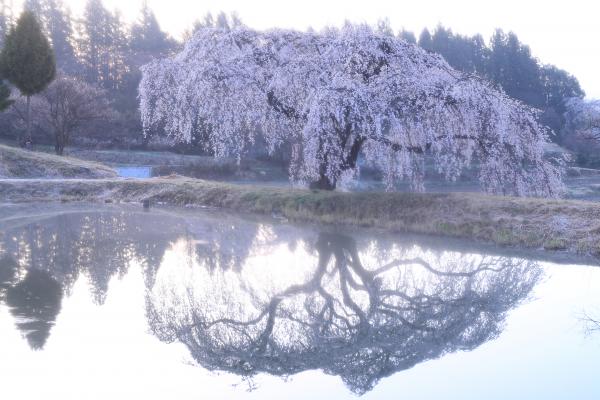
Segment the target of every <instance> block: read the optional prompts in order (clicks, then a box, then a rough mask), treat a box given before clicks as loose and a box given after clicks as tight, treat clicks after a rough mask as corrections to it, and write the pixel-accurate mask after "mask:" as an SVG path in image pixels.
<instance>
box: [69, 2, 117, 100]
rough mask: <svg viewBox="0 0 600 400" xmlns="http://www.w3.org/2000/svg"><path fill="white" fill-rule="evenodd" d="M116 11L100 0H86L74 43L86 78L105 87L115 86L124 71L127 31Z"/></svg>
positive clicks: (110, 88)
mask: <svg viewBox="0 0 600 400" xmlns="http://www.w3.org/2000/svg"><path fill="white" fill-rule="evenodd" d="M123 26H124V24H123V22H122V21H121V18H120V15H119V14H118V13H115V14H112V13H111V12H109V11H108V10H107V9H106V8H104V5H103V4H102V1H101V0H88V2H87V4H86V6H85V10H84V13H83V19H82V21H81V24H80V26H79V36H80V40H79V43H78V48H79V54H80V58H81V62H82V64H83V67H84V75H85V79H86V81H88V82H90V83H94V84H97V85H99V86H100V87H102V88H105V89H108V90H114V89H117V88H118V87H119V86H120V85H121V83H122V79H123V77H124V76H125V74H126V73H127V70H128V68H127V65H126V63H125V53H126V51H127V35H126V33H125V31H124V29H123Z"/></svg>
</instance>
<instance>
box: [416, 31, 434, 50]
mask: <svg viewBox="0 0 600 400" xmlns="http://www.w3.org/2000/svg"><path fill="white" fill-rule="evenodd" d="M419 46H421V47H422V48H423V49H425V50H427V51H433V43H432V40H431V33H429V30H428V29H427V28H425V29H423V31H422V32H421V35H420V36H419Z"/></svg>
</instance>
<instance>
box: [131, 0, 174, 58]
mask: <svg viewBox="0 0 600 400" xmlns="http://www.w3.org/2000/svg"><path fill="white" fill-rule="evenodd" d="M131 48H132V50H133V51H141V52H147V53H153V54H157V55H160V54H162V53H164V52H166V51H168V50H169V49H170V48H171V41H170V40H169V37H168V35H167V34H166V33H165V32H163V31H162V30H161V29H160V25H159V23H158V20H157V19H156V15H155V14H154V12H153V11H152V10H151V9H150V7H149V6H148V2H147V1H144V2H143V3H142V10H141V12H140V18H139V20H138V22H137V23H136V24H134V25H133V26H132V27H131Z"/></svg>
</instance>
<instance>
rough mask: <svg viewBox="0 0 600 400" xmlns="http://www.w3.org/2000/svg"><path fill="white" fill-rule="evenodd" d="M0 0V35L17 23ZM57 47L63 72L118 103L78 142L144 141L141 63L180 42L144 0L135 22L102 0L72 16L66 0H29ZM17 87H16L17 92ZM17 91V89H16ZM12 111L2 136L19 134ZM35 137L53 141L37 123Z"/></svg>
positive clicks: (5, 118)
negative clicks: (140, 107)
mask: <svg viewBox="0 0 600 400" xmlns="http://www.w3.org/2000/svg"><path fill="white" fill-rule="evenodd" d="M4 3H6V1H4V2H2V1H0V38H2V40H3V39H4V37H5V36H6V34H7V32H8V31H9V30H10V26H11V25H12V24H13V23H14V21H13V18H12V14H13V13H12V12H11V10H10V9H9V8H8V7H6V6H5V4H4ZM24 8H25V9H27V10H29V11H31V12H33V13H34V14H35V15H36V17H37V19H38V21H39V23H40V25H41V26H42V28H43V31H44V33H45V34H46V35H47V37H48V39H49V41H50V43H51V44H52V47H53V49H54V52H55V56H56V66H57V69H58V71H59V73H62V74H64V75H68V76H73V77H76V78H78V79H80V80H83V81H85V82H86V83H88V84H91V85H93V86H96V87H98V88H99V89H102V90H103V93H105V95H106V97H107V100H108V101H109V103H110V105H111V106H112V108H113V109H114V111H115V112H114V113H112V114H111V117H110V118H105V119H102V120H98V121H93V122H90V123H89V124H87V126H86V127H83V128H82V129H81V130H82V132H79V135H77V136H76V137H75V143H78V144H80V145H86V144H89V145H101V146H104V147H127V148H129V147H132V146H142V145H143V144H144V143H143V138H142V135H141V134H140V133H141V123H140V118H139V114H138V100H137V87H138V83H139V80H140V76H141V73H140V67H141V66H142V65H144V64H145V63H147V62H149V61H150V60H151V59H152V58H156V57H164V56H167V55H168V54H170V53H172V52H174V51H175V50H177V49H178V48H179V46H180V43H179V42H178V41H176V40H174V39H173V38H171V37H170V36H169V35H168V34H167V33H165V32H163V31H162V30H161V28H160V26H159V24H158V21H157V18H156V16H155V15H154V13H153V12H152V10H151V9H150V8H149V7H148V5H147V3H146V2H144V3H143V5H142V8H141V11H140V14H139V17H138V18H137V21H135V22H134V23H133V24H126V23H125V22H124V21H123V20H122V17H121V15H120V14H119V12H118V11H114V12H112V11H110V10H108V9H107V8H106V7H104V5H103V3H102V1H101V0H88V1H87V3H86V5H85V8H84V11H83V13H82V15H80V16H78V17H74V16H73V15H72V14H71V12H70V10H69V9H68V8H67V7H66V5H65V4H64V3H63V2H62V0H26V1H25V4H24ZM15 92H16V93H15ZM13 94H14V95H18V92H17V91H13ZM16 118H17V116H15V114H14V113H10V112H8V113H5V114H4V115H2V121H0V122H1V124H2V126H1V127H0V129H2V136H5V137H6V136H9V137H11V138H12V137H17V136H18V133H17V132H15V131H16V130H18V129H20V128H21V127H20V124H19V123H17V122H16V121H14V119H16ZM34 139H35V140H34V141H35V142H36V143H40V142H51V141H52V140H53V138H52V137H49V136H48V135H47V134H46V132H44V129H43V127H41V126H38V127H37V129H36V132H35V133H34Z"/></svg>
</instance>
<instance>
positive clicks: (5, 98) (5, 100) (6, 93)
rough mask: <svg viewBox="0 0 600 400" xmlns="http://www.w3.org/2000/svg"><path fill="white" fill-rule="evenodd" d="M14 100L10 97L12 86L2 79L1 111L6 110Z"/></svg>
mask: <svg viewBox="0 0 600 400" xmlns="http://www.w3.org/2000/svg"><path fill="white" fill-rule="evenodd" d="M12 103H13V101H12V100H11V99H10V88H9V87H8V86H7V85H6V84H5V83H4V81H2V80H0V111H4V110H6V109H7V108H8V107H10V105H11V104H12Z"/></svg>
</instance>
